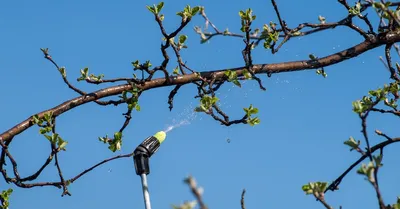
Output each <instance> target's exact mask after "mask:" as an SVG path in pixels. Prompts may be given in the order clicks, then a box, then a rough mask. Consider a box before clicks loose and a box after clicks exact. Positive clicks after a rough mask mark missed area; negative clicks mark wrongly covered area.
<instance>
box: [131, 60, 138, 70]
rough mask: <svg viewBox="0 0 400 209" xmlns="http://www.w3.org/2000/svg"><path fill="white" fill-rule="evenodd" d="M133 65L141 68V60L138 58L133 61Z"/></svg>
mask: <svg viewBox="0 0 400 209" xmlns="http://www.w3.org/2000/svg"><path fill="white" fill-rule="evenodd" d="M132 65H133V67H134V68H140V63H139V60H136V61H134V62H132Z"/></svg>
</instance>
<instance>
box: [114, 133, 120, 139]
mask: <svg viewBox="0 0 400 209" xmlns="http://www.w3.org/2000/svg"><path fill="white" fill-rule="evenodd" d="M121 138H122V132H115V133H114V140H121Z"/></svg>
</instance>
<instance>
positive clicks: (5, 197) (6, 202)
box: [0, 188, 13, 209]
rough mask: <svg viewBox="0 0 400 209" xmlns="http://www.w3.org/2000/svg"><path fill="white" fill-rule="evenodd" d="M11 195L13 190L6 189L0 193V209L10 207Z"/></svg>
mask: <svg viewBox="0 0 400 209" xmlns="http://www.w3.org/2000/svg"><path fill="white" fill-rule="evenodd" d="M12 193H13V189H11V188H10V189H7V190H3V191H2V192H1V193H0V197H1V199H2V200H3V201H2V203H3V204H2V205H1V206H0V208H1V209H8V207H9V206H10V202H9V201H10V196H11V194H12Z"/></svg>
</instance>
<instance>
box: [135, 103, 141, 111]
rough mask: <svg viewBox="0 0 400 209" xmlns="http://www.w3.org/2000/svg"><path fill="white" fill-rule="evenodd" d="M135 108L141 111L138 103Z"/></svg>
mask: <svg viewBox="0 0 400 209" xmlns="http://www.w3.org/2000/svg"><path fill="white" fill-rule="evenodd" d="M135 109H136V111H138V112H139V111H140V105H138V104H136V107H135Z"/></svg>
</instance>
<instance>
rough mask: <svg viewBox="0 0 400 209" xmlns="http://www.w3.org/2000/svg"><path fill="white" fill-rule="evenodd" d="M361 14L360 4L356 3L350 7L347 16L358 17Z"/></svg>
mask: <svg viewBox="0 0 400 209" xmlns="http://www.w3.org/2000/svg"><path fill="white" fill-rule="evenodd" d="M360 13H361V3H360V2H357V3H356V5H355V6H353V7H350V9H349V14H351V15H359V14H360Z"/></svg>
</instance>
